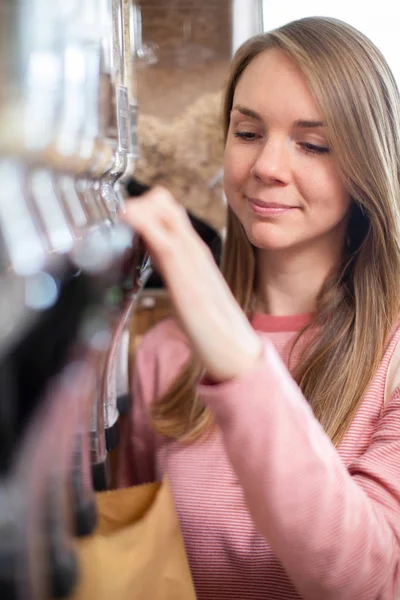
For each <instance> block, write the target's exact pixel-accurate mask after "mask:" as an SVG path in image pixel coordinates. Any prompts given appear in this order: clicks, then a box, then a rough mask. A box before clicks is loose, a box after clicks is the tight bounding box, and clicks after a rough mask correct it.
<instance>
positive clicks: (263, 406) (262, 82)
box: [121, 18, 400, 600]
mask: <svg viewBox="0 0 400 600" xmlns="http://www.w3.org/2000/svg"><path fill="white" fill-rule="evenodd" d="M399 117H400V102H399V94H398V91H397V88H396V84H395V82H394V79H393V76H392V75H391V73H390V70H389V68H388V66H387V64H386V62H385V60H384V59H383V57H382V56H381V54H380V53H379V51H378V50H377V49H376V48H375V47H374V46H373V45H372V44H371V42H369V41H368V40H367V39H366V38H365V37H364V36H363V35H362V34H360V33H359V32H358V31H356V30H354V29H353V28H351V27H350V26H348V25H346V24H344V23H342V22H339V21H336V20H333V19H325V18H308V19H303V20H300V21H296V22H293V23H289V24H288V25H285V26H283V27H281V28H280V29H278V30H276V31H273V32H272V33H268V34H265V35H261V36H258V37H256V38H254V39H251V40H250V41H248V42H247V43H245V44H244V46H243V47H242V48H241V49H240V50H239V51H238V53H237V55H236V57H235V59H234V62H233V66H232V72H231V76H230V79H229V82H228V86H227V90H226V99H225V128H226V152H225V165H224V168H225V191H226V195H227V198H228V202H229V219H228V221H229V222H228V233H227V240H226V245H225V250H224V260H223V265H222V273H223V275H224V277H225V279H223V277H222V276H221V274H220V272H219V271H218V270H217V268H216V267H215V265H214V264H213V261H212V258H210V255H209V253H208V252H207V251H206V250H205V248H204V247H203V245H202V243H201V242H200V241H199V240H198V239H197V238H196V236H195V235H194V233H193V232H192V230H191V228H190V225H189V223H188V221H187V218H186V216H185V215H184V213H183V210H182V209H181V208H180V207H179V206H178V205H177V204H176V203H175V202H174V200H173V199H171V198H170V197H169V196H168V193H167V192H165V191H163V190H160V189H159V190H155V191H153V192H152V193H150V194H149V195H148V196H146V197H144V198H142V199H139V200H135V202H134V203H131V205H130V206H128V208H127V211H126V221H127V222H128V223H129V224H131V225H132V226H133V227H135V228H136V229H137V230H138V231H139V232H140V233H141V234H142V235H143V237H144V239H145V240H146V242H147V244H148V247H149V249H150V250H151V253H152V255H153V257H154V260H155V261H156V263H157V265H158V267H159V268H160V270H161V272H162V273H163V276H164V279H165V281H166V284H167V286H168V288H169V291H170V294H171V297H172V299H173V302H174V304H175V307H176V311H177V315H178V320H179V325H178V324H177V323H176V322H175V321H171V320H169V321H166V322H163V323H161V324H160V325H158V326H157V327H156V328H155V329H154V330H153V331H151V332H150V333H149V334H148V335H147V336H146V338H145V340H144V342H143V344H142V347H141V348H140V350H139V352H138V355H137V360H136V378H135V386H136V388H135V396H134V410H133V419H132V424H133V433H132V435H131V436H130V438H129V439H128V438H127V440H126V443H127V445H128V443H129V447H127V449H126V454H125V456H126V462H125V465H124V469H123V470H124V474H121V483H122V482H124V483H128V482H132V481H134V482H141V481H147V480H150V479H158V478H161V477H162V474H163V473H164V472H166V471H167V472H168V474H169V477H170V480H171V483H172V487H173V492H174V496H175V500H176V505H177V510H178V513H179V517H180V521H181V526H182V531H183V536H184V539H185V544H186V548H187V553H188V558H189V562H190V566H191V570H192V574H193V578H194V582H195V586H196V591H197V595H198V598H199V600H206V599H217V598H218V599H219V600H228V599H229V600H232V599H235V598H236V599H240V600H246V599H249V600H250V599H251V600H253V599H256V598H263V600H264V599H271V600H272V599H273V600H277V599H279V598H282V599H285V600H286V599H295V598H306V599H315V600H328V599H335V600H336V599H340V600H345V599H349V600H350V599H351V600H357V599H362V600H369V599H370V600H377V599H378V598H379V599H380V600H383V599H384V600H389V599H393V598H394V595H395V590H396V589H397V580H398V573H399V569H400V562H399V555H400V541H399V540H400V388H399V389H396V390H395V391H394V393H393V394H391V396H390V398H389V400H388V401H387V402H386V403H385V402H384V388H385V381H386V374H387V367H388V364H389V361H390V358H391V356H392V354H393V351H394V348H395V347H396V344H397V342H398V341H399V339H400V327H399V325H398V317H399V312H400V311H399V308H400V307H399V302H400V296H399V289H400V254H399V239H400V238H399V229H398V215H399V210H400V206H399V197H400V188H399V164H400V129H399V123H400V118H399ZM225 280H226V282H227V283H225ZM289 373H290V374H289ZM132 459H133V460H132Z"/></svg>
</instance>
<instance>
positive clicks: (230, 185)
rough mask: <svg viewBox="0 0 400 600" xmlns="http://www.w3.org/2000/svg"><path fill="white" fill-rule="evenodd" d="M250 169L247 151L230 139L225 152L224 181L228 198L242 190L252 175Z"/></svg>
mask: <svg viewBox="0 0 400 600" xmlns="http://www.w3.org/2000/svg"><path fill="white" fill-rule="evenodd" d="M250 170H251V162H250V161H249V158H248V156H246V153H245V152H243V151H242V149H241V148H240V147H238V146H235V145H234V144H231V143H230V142H229V141H228V142H227V145H226V148H225V154H224V182H225V193H226V195H227V196H228V199H229V195H230V194H232V193H234V192H235V191H240V189H241V188H242V186H243V185H244V184H245V182H246V181H247V179H248V177H249V175H250Z"/></svg>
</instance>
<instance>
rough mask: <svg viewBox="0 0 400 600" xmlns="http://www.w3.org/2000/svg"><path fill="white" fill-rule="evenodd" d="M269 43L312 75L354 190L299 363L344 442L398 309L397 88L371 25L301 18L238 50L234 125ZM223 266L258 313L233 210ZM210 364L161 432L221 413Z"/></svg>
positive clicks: (160, 412)
mask: <svg viewBox="0 0 400 600" xmlns="http://www.w3.org/2000/svg"><path fill="white" fill-rule="evenodd" d="M271 48H277V49H280V50H282V51H283V52H285V53H286V54H287V56H288V57H290V58H291V59H292V60H293V61H294V63H296V65H297V66H298V67H299V68H300V70H301V71H302V73H303V75H304V76H305V78H306V80H307V81H308V84H309V86H310V89H311V91H312V93H313V95H314V97H315V99H316V101H317V103H318V105H319V107H320V109H321V111H322V114H323V116H324V120H325V122H326V124H327V131H328V137H329V140H328V141H329V143H330V146H331V148H332V151H333V153H334V156H335V158H336V160H337V164H338V167H339V169H340V171H341V175H342V177H343V180H344V182H345V185H346V186H347V189H348V191H349V194H350V196H351V198H352V208H351V214H350V218H349V228H348V234H347V238H348V247H347V250H346V252H345V256H344V257H343V262H342V264H340V265H339V268H338V269H337V271H336V272H335V273H333V274H331V276H330V277H329V278H328V280H327V281H326V283H325V285H324V288H323V290H322V291H321V293H320V295H319V298H318V299H317V310H316V314H315V318H314V320H313V322H312V323H311V325H310V326H315V325H317V326H318V325H321V327H320V335H318V336H315V339H314V341H313V342H312V343H309V344H308V346H307V347H306V349H305V350H304V351H303V353H302V356H301V358H300V362H299V364H298V365H297V366H296V367H295V368H294V370H293V372H292V375H293V377H294V379H295V380H296V381H297V382H298V384H299V386H300V388H301V390H302V392H303V394H304V396H305V398H307V400H308V402H309V403H310V405H311V406H312V408H313V410H314V413H315V415H316V417H317V419H318V420H319V421H320V423H321V424H322V426H323V427H324V429H325V431H326V432H327V434H328V435H329V436H330V438H331V440H332V442H333V443H334V444H338V443H339V442H340V440H341V439H342V438H343V435H344V434H345V432H346V430H347V428H348V426H349V424H350V423H351V421H352V419H353V417H354V414H355V412H356V410H357V407H358V405H359V402H360V400H361V398H362V397H363V395H364V393H365V392H366V389H367V387H368V385H369V383H370V381H371V378H372V377H373V375H374V373H375V372H376V370H377V368H378V365H379V363H380V361H381V359H382V355H383V353H384V349H385V345H386V343H387V341H388V337H389V334H390V332H391V330H392V329H393V327H394V325H395V323H396V321H397V319H398V317H399V312H400V310H399V309H400V306H399V304H400V300H399V299H400V293H399V292H400V252H399V226H398V216H399V211H400V205H399V196H400V183H399V165H400V129H399V126H400V101H399V93H398V90H397V86H396V83H395V81H394V78H393V75H392V73H391V71H390V69H389V67H388V65H387V63H386V61H385V60H384V58H383V56H382V55H381V53H380V52H379V50H378V49H377V48H376V47H375V46H374V45H373V44H372V43H371V42H370V41H369V40H368V39H367V38H366V37H365V36H364V35H363V34H361V33H360V32H359V31H357V30H356V29H354V28H353V27H351V26H349V25H347V24H345V23H343V22H341V21H338V20H336V19H329V18H322V17H313V18H306V19H301V20H298V21H294V22H292V23H288V24H287V25H284V26H283V27H280V28H279V29H276V30H274V31H272V32H270V33H266V34H262V35H259V36H256V37H254V38H252V39H250V40H249V41H247V42H246V43H245V44H244V45H243V46H242V47H241V48H240V49H239V50H238V52H237V53H236V56H235V58H234V60H233V64H232V69H231V74H230V77H229V81H228V84H227V88H226V93H225V102H224V127H225V136H226V135H227V132H228V128H229V121H230V112H231V108H232V103H233V96H234V92H235V88H236V85H237V83H238V81H239V79H240V77H241V75H242V73H243V72H244V70H245V69H246V67H247V66H248V65H249V64H250V62H251V61H252V60H253V59H254V58H255V57H256V56H258V55H259V54H260V53H261V52H264V51H267V50H269V49H271ZM222 273H223V274H224V276H225V278H226V280H227V282H228V284H229V286H230V287H231V289H232V291H233V294H234V296H235V298H236V300H237V301H238V303H239V304H240V306H241V307H242V308H243V310H244V311H245V312H246V313H247V314H249V313H250V307H251V300H252V298H253V291H254V285H255V281H254V280H255V258H254V248H253V247H252V245H251V244H250V242H249V240H248V238H247V236H246V235H245V232H244V230H243V228H242V226H241V224H240V222H239V221H238V219H237V218H236V217H235V215H234V214H233V213H232V211H231V210H229V212H228V224H227V237H226V242H225V248H224V257H223V261H222ZM304 332H305V330H303V332H302V333H301V334H300V335H302V334H304ZM200 373H201V364H199V363H198V361H197V360H196V359H195V358H194V357H192V358H191V359H190V361H189V363H188V364H187V365H186V366H185V368H184V369H183V371H182V372H181V373H180V375H179V376H178V378H177V379H176V381H174V383H173V384H172V386H171V388H170V389H169V390H168V391H167V393H166V394H165V395H164V396H163V397H162V398H161V399H160V400H159V401H158V402H156V403H155V405H154V407H153V414H152V416H153V421H154V425H155V427H156V429H157V430H158V432H159V433H161V434H162V435H165V436H169V437H173V438H175V439H178V440H181V441H189V442H190V441H193V440H195V439H197V438H198V437H199V436H201V435H202V434H203V433H204V432H205V431H207V430H209V428H210V425H211V424H212V417H211V415H210V412H209V410H208V409H207V408H206V407H205V406H204V405H203V404H202V402H201V399H199V398H197V397H196V383H197V381H198V378H199V376H200Z"/></svg>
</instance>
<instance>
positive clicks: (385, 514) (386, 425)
mask: <svg viewBox="0 0 400 600" xmlns="http://www.w3.org/2000/svg"><path fill="white" fill-rule="evenodd" d="M199 392H200V394H201V396H202V399H203V401H204V402H205V403H206V404H207V405H208V406H209V408H210V409H211V410H212V411H213V413H214V415H215V418H216V422H217V424H218V426H219V427H220V429H221V431H222V435H223V438H224V442H225V446H226V450H227V453H228V455H229V458H230V460H231V463H232V466H233V468H234V470H235V472H236V475H237V477H238V480H239V482H240V483H241V485H242V488H243V490H244V494H245V498H246V502H247V505H248V508H249V510H250V513H251V515H252V517H253V520H254V522H255V524H256V527H257V528H258V529H259V531H260V532H261V534H262V535H264V537H265V538H266V539H267V540H268V542H269V543H270V544H271V546H272V548H273V550H274V552H275V554H276V556H277V557H278V558H279V559H280V561H281V562H282V564H283V566H284V567H285V569H286V571H287V573H288V575H289V577H290V578H291V580H292V581H293V583H294V585H295V586H296V587H297V589H298V591H299V593H300V594H301V595H302V597H304V598H305V599H306V600H321V599H322V598H323V599H324V600H393V598H394V597H395V589H396V584H397V578H398V571H399V552H400V548H399V540H400V393H399V391H396V393H395V394H394V396H393V398H392V399H391V401H390V402H389V403H388V405H387V406H386V409H385V411H384V412H383V413H382V415H381V417H380V422H379V424H378V427H377V429H376V432H375V435H374V437H373V440H372V443H371V445H370V447H369V448H368V450H367V451H366V452H365V454H364V455H363V456H361V457H360V458H359V459H358V460H357V461H356V462H354V464H352V465H351V466H350V468H349V469H347V468H346V467H345V466H344V463H343V462H342V460H341V458H340V457H339V454H338V452H337V450H336V449H335V447H334V446H333V444H332V443H331V441H330V439H329V438H328V436H327V435H326V434H325V432H324V431H323V429H322V427H321V426H320V424H319V423H318V421H317V419H316V418H315V417H314V414H313V412H312V410H311V408H310V407H309V405H308V403H307V402H306V400H305V398H304V397H303V395H302V393H301V391H300V390H299V388H298V387H297V385H296V384H295V382H294V381H293V379H292V378H291V376H290V375H289V373H288V371H287V369H286V367H285V366H284V364H283V363H282V362H281V360H280V358H279V356H278V354H277V353H276V351H275V349H274V347H273V346H272V344H271V343H270V342H269V341H268V340H266V341H265V345H264V352H263V356H262V358H261V359H260V362H259V364H258V366H257V367H256V369H255V370H254V371H253V372H252V373H250V374H248V375H247V376H246V377H244V378H241V379H238V380H232V381H229V382H225V383H221V384H217V385H204V384H203V385H200V386H199Z"/></svg>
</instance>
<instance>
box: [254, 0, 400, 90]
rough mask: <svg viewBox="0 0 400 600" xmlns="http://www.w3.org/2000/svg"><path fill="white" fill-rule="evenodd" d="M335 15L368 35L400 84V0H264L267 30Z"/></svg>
mask: <svg viewBox="0 0 400 600" xmlns="http://www.w3.org/2000/svg"><path fill="white" fill-rule="evenodd" d="M311 16H323V17H335V18H337V19H341V20H342V21H346V22H347V23H349V24H350V25H353V27H356V28H357V29H359V30H360V31H362V32H363V33H365V35H367V36H368V37H369V38H370V39H371V40H372V41H373V42H374V44H375V45H376V46H378V48H379V49H380V50H381V52H382V53H383V54H384V56H385V58H386V60H387V61H388V63H389V65H390V67H391V69H392V71H393V73H394V75H395V77H396V79H397V83H398V85H399V86H400V0H263V29H264V31H268V30H270V29H274V28H275V27H279V26H280V25H283V24H284V23H287V22H289V21H293V20H295V19H300V18H302V17H311Z"/></svg>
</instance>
